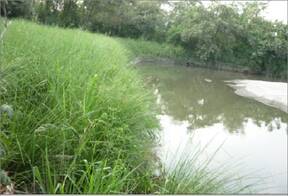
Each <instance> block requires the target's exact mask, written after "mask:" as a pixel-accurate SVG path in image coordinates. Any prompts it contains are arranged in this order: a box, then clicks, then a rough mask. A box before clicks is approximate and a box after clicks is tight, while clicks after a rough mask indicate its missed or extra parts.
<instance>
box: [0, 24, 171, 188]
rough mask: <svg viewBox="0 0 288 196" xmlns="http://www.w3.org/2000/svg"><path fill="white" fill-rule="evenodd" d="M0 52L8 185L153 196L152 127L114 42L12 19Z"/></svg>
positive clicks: (144, 100) (147, 101) (125, 54)
mask: <svg viewBox="0 0 288 196" xmlns="http://www.w3.org/2000/svg"><path fill="white" fill-rule="evenodd" d="M122 41H123V40H122ZM131 42H133V41H131ZM134 42H135V41H134ZM139 46H140V48H141V44H140V45H139ZM147 46H148V45H147ZM147 46H145V47H143V48H145V50H149V51H150V49H147ZM162 48H163V47H162V46H160V45H159V46H153V49H154V50H155V49H158V51H159V52H160V51H161V49H162ZM167 50H168V49H167ZM0 52H1V53H0V55H1V58H0V74H1V75H0V76H1V77H0V79H1V85H0V87H1V88H0V90H1V93H0V103H1V104H0V105H3V104H5V105H4V106H3V107H2V109H3V108H5V111H4V110H3V111H2V112H1V113H2V114H1V121H0V129H1V136H0V143H1V157H0V158H1V169H3V170H5V171H7V172H8V174H9V176H10V177H11V179H12V181H14V182H15V185H16V187H15V188H16V189H18V190H22V191H28V192H46V193H107V192H110V193H114V192H142V193H144V192H152V191H153V188H154V187H153V185H152V182H151V175H152V174H151V173H152V172H151V169H149V168H150V167H149V164H150V160H151V156H152V155H151V151H150V149H151V146H152V145H153V136H154V133H153V130H154V129H155V128H157V124H158V123H157V121H156V118H155V114H154V113H153V110H152V107H151V104H152V102H151V97H150V95H149V93H147V92H146V90H145V89H144V87H143V85H142V83H141V81H140V79H139V78H138V75H137V73H136V72H135V71H134V70H133V69H131V68H129V67H128V66H127V64H128V63H129V62H130V61H131V60H132V58H133V57H134V55H133V54H134V52H133V51H131V50H130V49H129V48H128V47H125V46H124V45H123V44H121V39H114V38H110V37H107V36H104V35H100V34H91V33H88V32H82V31H80V30H69V29H67V30H64V29H60V28H57V27H47V26H40V25H37V24H34V23H30V22H27V21H21V20H16V21H13V23H12V24H11V25H10V27H9V29H8V30H7V32H6V33H5V36H4V43H3V45H1V50H0ZM155 52H157V51H155ZM137 55H138V54H137ZM7 108H8V109H7ZM7 110H11V111H12V113H13V116H12V118H11V116H9V115H6V112H7ZM11 111H10V112H11ZM31 187H32V188H31Z"/></svg>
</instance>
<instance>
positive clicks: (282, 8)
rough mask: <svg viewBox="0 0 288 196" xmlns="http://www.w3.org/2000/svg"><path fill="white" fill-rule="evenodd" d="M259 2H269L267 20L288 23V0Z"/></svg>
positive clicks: (248, 0)
mask: <svg viewBox="0 0 288 196" xmlns="http://www.w3.org/2000/svg"><path fill="white" fill-rule="evenodd" d="M234 1H235V2H242V3H245V2H253V1H255V0H241V1H239V0H238V1H237V0H234ZM221 2H222V3H225V4H226V3H227V4H229V3H231V2H233V0H230V1H228V0H222V1H221ZM258 2H266V3H268V4H267V8H266V10H265V11H264V12H263V17H264V18H265V19H266V20H270V21H275V20H278V21H281V22H283V23H284V24H287V10H288V0H269V1H268V0H267V1H258ZM202 3H203V4H204V5H205V6H208V5H209V4H210V3H211V1H209V0H202ZM163 8H164V9H165V10H169V7H167V6H165V7H163Z"/></svg>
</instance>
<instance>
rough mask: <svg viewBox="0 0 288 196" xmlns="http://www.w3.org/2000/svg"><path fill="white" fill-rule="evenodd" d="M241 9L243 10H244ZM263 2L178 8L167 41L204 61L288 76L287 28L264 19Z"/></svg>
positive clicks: (199, 4)
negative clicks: (247, 66)
mask: <svg viewBox="0 0 288 196" xmlns="http://www.w3.org/2000/svg"><path fill="white" fill-rule="evenodd" d="M241 9H242V10H241ZM264 9H265V4H263V3H257V2H254V3H246V4H245V5H243V6H242V7H239V5H237V4H230V5H223V4H220V3H219V2H217V1H215V2H214V3H212V4H211V6H209V7H208V8H206V7H204V6H203V5H202V4H201V3H194V4H189V5H188V6H187V5H186V6H185V8H183V7H182V5H179V6H175V8H174V10H173V12H172V13H171V15H170V17H171V20H170V24H169V28H168V32H167V40H168V41H169V42H171V43H174V44H180V45H182V46H183V47H185V48H186V49H187V50H189V51H190V52H191V54H193V56H194V57H196V58H199V59H200V60H203V61H205V62H210V63H212V64H215V63H217V62H229V63H232V64H233V63H235V64H238V65H239V64H240V65H241V64H242V65H249V66H250V67H251V68H252V69H253V70H254V71H256V72H259V73H266V74H270V75H278V76H281V77H286V75H287V46H288V42H287V32H288V31H287V30H288V28H287V25H284V24H283V23H280V22H269V21H266V20H264V19H263V18H262V17H261V16H260V13H261V12H262V11H263V10H264Z"/></svg>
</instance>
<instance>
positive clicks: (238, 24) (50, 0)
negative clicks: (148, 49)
mask: <svg viewBox="0 0 288 196" xmlns="http://www.w3.org/2000/svg"><path fill="white" fill-rule="evenodd" d="M7 1H8V4H7V10H8V13H9V14H8V16H9V17H19V16H20V17H25V18H28V19H31V20H34V21H38V22H40V23H44V24H48V25H57V26H61V27H67V28H81V29H85V30H88V31H92V32H100V33H105V34H107V35H113V36H120V37H130V38H144V39H146V40H152V41H157V42H166V43H172V44H174V45H179V46H182V47H183V48H184V49H185V52H186V54H187V55H186V57H187V56H189V58H185V59H186V61H189V62H191V63H192V64H193V63H194V64H200V65H205V66H207V65H209V66H210V67H212V68H213V67H217V66H218V65H225V66H228V67H232V68H235V67H240V68H241V69H242V68H243V70H249V72H251V73H258V74H262V75H266V76H270V77H274V78H278V79H285V78H287V66H286V65H287V47H288V42H287V40H288V38H287V30H288V29H287V25H285V24H283V23H281V22H278V21H275V22H271V21H267V20H265V19H264V18H263V17H262V16H261V13H262V12H263V11H265V6H266V4H265V3H261V2H248V3H245V4H244V3H231V4H222V3H221V2H220V1H213V3H211V4H210V5H209V6H208V7H205V6H204V5H203V4H202V2H201V1H198V0H196V1H195V0H187V1H169V0H157V1H139V0H93V1H91V0H84V1H80V0H46V1H40V0H38V1H37V0H36V1H35V0H33V1H32V0H25V1H24V0H7ZM163 5H166V7H167V5H169V6H170V9H171V11H167V10H164V9H162V8H163V7H162V6H163ZM1 13H2V12H1Z"/></svg>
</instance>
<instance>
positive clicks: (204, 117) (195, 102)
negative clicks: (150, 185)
mask: <svg viewBox="0 0 288 196" xmlns="http://www.w3.org/2000/svg"><path fill="white" fill-rule="evenodd" d="M138 70H139V72H140V73H141V74H142V75H143V76H144V80H145V82H146V84H147V85H148V87H150V88H153V92H154V95H155V98H156V102H157V104H158V105H159V115H158V118H159V121H160V124H161V128H162V129H161V131H160V141H159V143H160V144H159V148H158V150H157V152H158V155H159V157H160V159H161V161H162V164H163V165H164V166H165V167H167V168H169V167H172V165H173V163H175V162H181V159H185V157H186V158H187V156H189V155H190V154H191V152H193V150H195V147H196V148H197V147H199V146H201V147H203V148H204V146H206V147H205V148H204V150H203V153H202V154H201V157H200V158H201V159H202V158H203V157H209V156H213V155H214V153H215V151H216V149H218V148H219V146H221V148H220V150H219V151H217V153H216V155H215V157H214V158H213V160H212V162H211V164H210V166H209V167H211V168H217V167H219V166H220V167H221V165H227V163H228V164H229V163H231V167H230V170H235V171H237V172H238V174H239V175H242V174H243V175H246V174H247V175H248V176H249V178H248V177H247V182H248V181H249V183H250V182H251V183H254V181H255V183H256V182H257V191H258V193H270V194H273V193H287V122H288V114H287V113H285V112H283V111H281V110H279V109H276V108H273V107H270V106H267V105H264V104H263V103H260V102H257V101H255V100H253V99H249V98H246V97H241V96H239V95H237V94H235V92H234V91H235V90H234V89H233V88H231V87H230V86H228V85H227V83H226V82H225V81H229V80H241V79H249V80H260V79H261V80H263V78H261V77H256V76H248V75H244V74H240V73H232V72H225V71H213V70H209V69H201V68H187V67H182V66H172V65H171V66H169V65H166V66H164V65H153V64H147V65H139V66H138ZM206 144H208V145H206ZM183 157H184V158H183ZM233 163H234V164H235V163H237V164H236V165H237V166H238V167H236V166H233ZM243 179H245V178H243Z"/></svg>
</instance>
